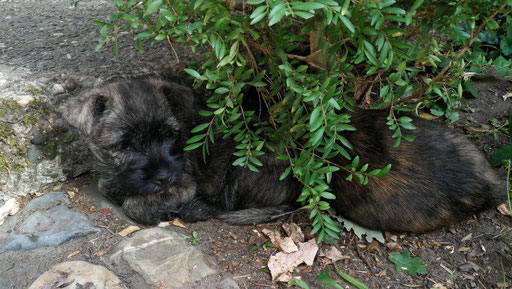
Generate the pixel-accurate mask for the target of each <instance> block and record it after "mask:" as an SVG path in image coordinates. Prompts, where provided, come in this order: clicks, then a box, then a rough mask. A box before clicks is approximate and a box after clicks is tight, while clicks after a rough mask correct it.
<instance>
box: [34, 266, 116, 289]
mask: <svg viewBox="0 0 512 289" xmlns="http://www.w3.org/2000/svg"><path fill="white" fill-rule="evenodd" d="M47 288H65V289H66V288H67V289H72V288H73V289H78V288H95V289H126V286H124V285H123V284H122V282H121V280H120V279H119V277H117V276H116V275H115V274H114V273H112V272H111V271H109V270H108V269H106V268H105V267H102V266H98V265H94V264H91V263H88V262H85V261H69V262H64V263H60V264H57V265H55V266H53V268H51V269H50V270H48V271H47V272H45V273H43V275H41V276H39V278H37V280H36V281H35V282H34V283H32V285H31V286H30V287H29V289H47Z"/></svg>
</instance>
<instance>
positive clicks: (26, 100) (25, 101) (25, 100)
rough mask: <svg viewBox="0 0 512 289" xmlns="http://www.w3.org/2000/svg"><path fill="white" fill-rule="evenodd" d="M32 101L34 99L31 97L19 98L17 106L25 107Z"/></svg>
mask: <svg viewBox="0 0 512 289" xmlns="http://www.w3.org/2000/svg"><path fill="white" fill-rule="evenodd" d="M34 99H35V98H34V97H33V96H32V95H24V96H21V98H20V99H18V104H19V105H21V106H26V105H27V104H29V103H31V102H32V101H34Z"/></svg>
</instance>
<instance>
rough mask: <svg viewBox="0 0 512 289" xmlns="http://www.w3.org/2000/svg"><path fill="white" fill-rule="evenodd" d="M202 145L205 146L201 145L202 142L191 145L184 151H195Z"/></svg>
mask: <svg viewBox="0 0 512 289" xmlns="http://www.w3.org/2000/svg"><path fill="white" fill-rule="evenodd" d="M202 144H203V143H200V142H198V143H193V144H191V145H188V146H186V147H185V148H184V149H183V150H184V151H191V150H193V149H196V148H198V147H200V146H201V145H202Z"/></svg>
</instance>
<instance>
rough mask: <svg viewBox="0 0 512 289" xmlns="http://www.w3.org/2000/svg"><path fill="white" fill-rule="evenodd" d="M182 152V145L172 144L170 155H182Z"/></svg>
mask: <svg viewBox="0 0 512 289" xmlns="http://www.w3.org/2000/svg"><path fill="white" fill-rule="evenodd" d="M181 154H183V149H181V147H180V146H177V145H171V147H170V149H169V155H171V156H178V155H181Z"/></svg>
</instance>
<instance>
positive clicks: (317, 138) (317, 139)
mask: <svg viewBox="0 0 512 289" xmlns="http://www.w3.org/2000/svg"><path fill="white" fill-rule="evenodd" d="M324 132H325V127H323V126H322V127H321V128H320V129H318V130H317V131H316V132H315V133H314V134H313V136H312V137H311V146H313V147H316V146H318V145H319V144H320V141H321V140H322V137H323V136H324Z"/></svg>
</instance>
